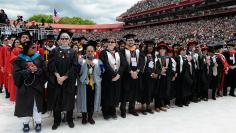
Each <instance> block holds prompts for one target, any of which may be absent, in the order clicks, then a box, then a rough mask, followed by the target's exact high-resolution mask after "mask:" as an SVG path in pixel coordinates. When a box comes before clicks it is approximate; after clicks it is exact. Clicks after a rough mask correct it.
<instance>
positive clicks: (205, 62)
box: [199, 45, 211, 101]
mask: <svg viewBox="0 0 236 133" xmlns="http://www.w3.org/2000/svg"><path fill="white" fill-rule="evenodd" d="M201 51H202V55H201V56H202V57H201V58H200V59H199V67H200V71H201V77H200V83H201V84H200V98H201V99H202V100H204V101H208V89H209V79H210V67H211V66H210V65H211V64H210V57H209V56H208V55H207V52H208V46H207V45H202V46H201Z"/></svg>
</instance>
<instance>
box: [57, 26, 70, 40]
mask: <svg viewBox="0 0 236 133" xmlns="http://www.w3.org/2000/svg"><path fill="white" fill-rule="evenodd" d="M63 33H67V34H68V35H69V36H70V38H72V36H73V33H72V32H70V31H68V30H64V29H62V30H61V31H60V33H59V35H58V36H57V41H58V40H59V39H60V37H61V35H62V34H63Z"/></svg>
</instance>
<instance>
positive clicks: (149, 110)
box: [146, 109, 154, 114]
mask: <svg viewBox="0 0 236 133" xmlns="http://www.w3.org/2000/svg"><path fill="white" fill-rule="evenodd" d="M146 112H148V113H149V114H154V112H153V111H152V110H151V109H146Z"/></svg>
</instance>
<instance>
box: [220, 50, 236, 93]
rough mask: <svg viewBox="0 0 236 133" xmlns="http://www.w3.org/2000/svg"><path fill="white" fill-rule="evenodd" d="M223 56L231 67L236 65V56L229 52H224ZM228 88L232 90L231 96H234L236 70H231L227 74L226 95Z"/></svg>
mask: <svg viewBox="0 0 236 133" xmlns="http://www.w3.org/2000/svg"><path fill="white" fill-rule="evenodd" d="M223 55H224V56H225V59H226V61H227V63H228V64H229V65H230V66H235V65H236V54H235V53H230V52H229V51H227V52H224V53H223ZM227 87H230V88H231V92H230V93H231V94H234V89H235V87H236V69H229V71H228V74H225V84H224V93H226V90H227Z"/></svg>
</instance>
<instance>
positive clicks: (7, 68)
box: [2, 45, 11, 92]
mask: <svg viewBox="0 0 236 133" xmlns="http://www.w3.org/2000/svg"><path fill="white" fill-rule="evenodd" d="M2 53H3V58H4V68H3V69H4V85H5V87H6V88H7V90H8V92H10V88H9V78H10V76H11V63H10V58H11V46H9V45H6V46H4V47H3V51H2Z"/></svg>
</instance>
